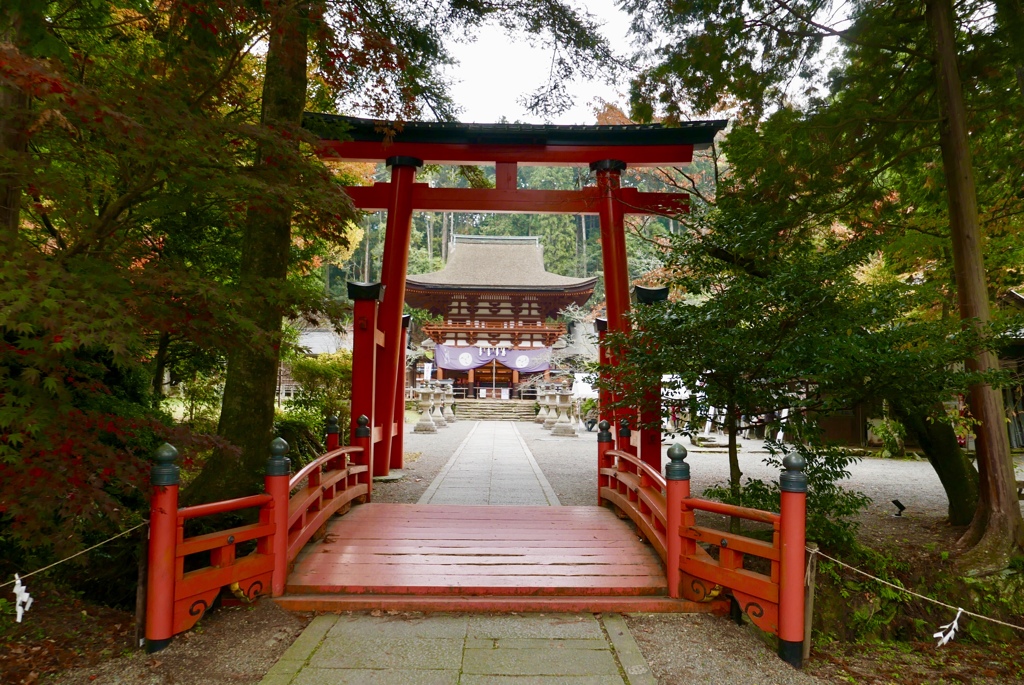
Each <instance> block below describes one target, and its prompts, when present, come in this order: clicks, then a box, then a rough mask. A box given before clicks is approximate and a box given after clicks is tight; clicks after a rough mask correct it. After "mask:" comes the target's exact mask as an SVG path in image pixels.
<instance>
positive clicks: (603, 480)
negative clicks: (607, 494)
mask: <svg viewBox="0 0 1024 685" xmlns="http://www.w3.org/2000/svg"><path fill="white" fill-rule="evenodd" d="M611 427H612V426H611V424H610V423H608V422H607V421H601V423H599V424H597V429H598V430H597V506H599V507H600V506H603V505H604V500H603V499H602V498H601V488H603V487H604V488H607V487H611V478H610V477H609V476H606V475H604V474H602V473H601V469H610V468H612V467H613V466H614V465H615V464H614V462H613V460H612V458H611V457H609V456H608V452H610V451H611V450H613V449H615V441H614V438H612V432H611Z"/></svg>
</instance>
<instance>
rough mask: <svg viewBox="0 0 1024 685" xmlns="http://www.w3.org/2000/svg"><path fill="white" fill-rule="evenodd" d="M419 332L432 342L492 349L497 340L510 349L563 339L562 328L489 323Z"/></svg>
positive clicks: (434, 327) (429, 327)
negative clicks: (505, 341)
mask: <svg viewBox="0 0 1024 685" xmlns="http://www.w3.org/2000/svg"><path fill="white" fill-rule="evenodd" d="M423 332H424V333H425V334H426V335H427V336H428V337H429V338H430V339H431V340H433V341H434V342H436V343H438V344H444V343H445V341H447V340H450V339H457V340H460V341H462V342H465V343H466V344H469V345H476V344H477V343H482V344H490V345H496V344H498V343H499V342H500V341H501V340H504V339H507V340H511V342H512V344H513V345H521V344H523V343H524V342H529V341H531V340H540V341H542V342H543V343H544V344H545V345H547V346H551V345H553V344H554V343H555V341H556V340H558V338H560V337H561V336H563V335H565V332H566V327H565V324H560V323H559V324H552V325H548V324H520V325H518V326H503V325H501V324H498V323H494V322H490V321H480V322H475V323H474V322H469V323H436V324H435V323H431V324H424V325H423Z"/></svg>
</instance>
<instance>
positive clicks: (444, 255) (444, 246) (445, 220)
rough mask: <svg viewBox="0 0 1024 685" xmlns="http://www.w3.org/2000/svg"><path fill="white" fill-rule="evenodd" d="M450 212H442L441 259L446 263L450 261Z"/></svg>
mask: <svg viewBox="0 0 1024 685" xmlns="http://www.w3.org/2000/svg"><path fill="white" fill-rule="evenodd" d="M449 216H450V215H448V214H445V213H442V214H441V261H442V262H443V263H445V264H447V263H448V224H449Z"/></svg>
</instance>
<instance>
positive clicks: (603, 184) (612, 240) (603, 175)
mask: <svg viewBox="0 0 1024 685" xmlns="http://www.w3.org/2000/svg"><path fill="white" fill-rule="evenodd" d="M625 169H626V163H625V162H622V161H620V160H617V159H605V160H601V161H598V162H591V163H590V170H591V171H593V172H595V173H596V175H597V189H598V195H599V197H600V199H599V200H598V207H597V210H598V217H599V218H600V221H601V262H602V266H603V267H604V290H605V301H606V303H607V309H608V312H607V316H608V323H607V326H608V330H609V331H617V332H622V331H625V330H626V329H627V328H628V323H627V321H626V313H627V312H628V311H629V268H628V264H627V261H626V225H625V211H624V209H623V206H622V183H621V181H622V172H623V171H625ZM608 356H609V360H610V361H611V363H612V364H613V365H614V364H618V360H617V359H615V357H614V356H613V355H608ZM615 399H617V398H615ZM602 413H603V412H602ZM606 418H608V420H609V422H610V423H611V424H612V430H614V431H616V433H617V432H618V430H619V425H620V424H619V422H620V421H621V420H622V419H629V420H630V421H631V422H632V421H633V420H634V419H633V417H630V416H628V413H627V412H625V411H624V410H622V409H617V410H615V412H614V415H608V416H607V417H606ZM620 442H621V441H618V440H617V441H616V443H617V444H618V443H620ZM618 447H619V449H623V447H624V445H621V444H618Z"/></svg>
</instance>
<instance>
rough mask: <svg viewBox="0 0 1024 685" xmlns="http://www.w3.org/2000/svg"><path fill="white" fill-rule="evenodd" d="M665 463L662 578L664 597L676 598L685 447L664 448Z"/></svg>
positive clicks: (685, 494) (686, 478) (686, 481)
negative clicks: (663, 578)
mask: <svg viewBox="0 0 1024 685" xmlns="http://www.w3.org/2000/svg"><path fill="white" fill-rule="evenodd" d="M668 458H669V460H670V461H669V463H668V464H665V508H666V511H665V528H666V530H665V575H666V578H667V580H668V596H669V597H672V598H678V597H679V596H680V592H679V584H680V581H681V576H680V571H679V563H680V558H681V557H682V554H683V538H682V536H681V535H680V533H679V529H680V528H681V527H682V525H683V500H686V499H689V498H690V465H689V464H687V463H686V462H685V461H684V459H686V448H684V447H683V446H682V445H680V444H679V443H676V444H674V445H672V446H671V447H669V448H668Z"/></svg>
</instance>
